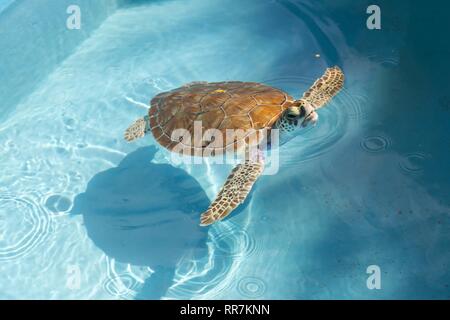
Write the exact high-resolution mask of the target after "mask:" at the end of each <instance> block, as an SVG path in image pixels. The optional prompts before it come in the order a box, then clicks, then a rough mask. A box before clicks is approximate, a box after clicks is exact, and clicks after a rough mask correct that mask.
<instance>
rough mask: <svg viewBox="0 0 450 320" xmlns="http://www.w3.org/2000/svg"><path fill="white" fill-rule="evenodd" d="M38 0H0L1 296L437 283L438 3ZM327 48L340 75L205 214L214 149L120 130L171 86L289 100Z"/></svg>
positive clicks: (443, 162) (445, 49)
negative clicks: (289, 133) (236, 196)
mask: <svg viewBox="0 0 450 320" xmlns="http://www.w3.org/2000/svg"><path fill="white" fill-rule="evenodd" d="M43 2H45V4H44V5H41V6H35V5H32V4H31V2H30V1H20V0H17V1H0V26H2V28H1V31H0V45H1V52H0V58H1V59H0V80H1V83H2V87H1V88H0V110H1V114H0V156H1V158H0V168H1V170H0V274H1V275H2V277H1V279H0V299H24V298H25V299H36V298H40V299H180V298H185V299H380V298H386V299H400V298H401V299H412V298H423V299H429V298H439V299H448V298H450V289H449V285H450V274H449V269H450V250H449V240H450V231H449V230H450V229H449V226H450V183H449V182H450V170H449V163H450V152H449V150H450V136H449V132H450V129H449V116H450V107H449V106H450V98H449V94H448V92H449V90H448V89H449V85H448V73H449V71H450V70H449V69H450V67H449V63H448V62H447V61H446V59H447V56H448V53H449V49H450V45H449V43H448V39H447V38H448V37H447V35H446V32H447V31H446V30H448V28H446V26H444V24H445V21H446V16H445V13H446V12H448V9H449V8H448V5H444V4H442V3H441V4H437V3H436V4H433V5H426V4H420V5H419V4H417V3H416V2H413V1H378V4H379V5H380V7H381V9H382V30H373V31H371V30H368V29H367V28H366V19H367V17H368V15H367V14H366V13H365V12H366V8H367V6H368V5H369V4H372V3H371V2H369V1H358V3H355V1H347V0H346V1H331V0H326V1H325V0H324V1H300V0H292V1H288V0H280V1H276V0H244V1H242V0H240V1H238V0H221V1H218V0H217V1H216V0H214V1H204V0H186V1H181V0H166V1H164V0H159V1H133V0H120V1H114V0H111V1H98V2H97V1H96V2H95V4H93V2H92V1H85V0H79V1H72V0H71V1H68V0H67V1H66V0H61V1H60V0H58V1H57V0H43ZM70 4H78V5H80V8H81V12H82V28H81V30H67V29H66V25H65V20H66V18H67V14H66V12H65V9H66V8H67V6H68V5H70ZM446 9H447V10H446ZM332 65H339V66H340V67H341V68H342V69H343V70H344V73H345V74H346V83H345V89H344V90H343V91H342V92H341V93H340V95H339V96H337V97H336V98H335V99H334V100H333V102H332V103H331V104H330V105H329V106H328V107H326V108H324V109H321V110H320V111H319V116H320V119H319V123H318V125H317V126H316V127H314V128H311V129H307V130H305V131H304V132H303V133H302V134H301V135H299V136H298V137H296V138H295V139H294V140H292V141H290V142H289V143H288V144H286V145H284V146H283V147H282V148H281V150H280V151H281V152H280V170H279V172H278V174H276V175H272V176H263V177H262V178H261V179H260V180H259V181H258V182H257V184H256V185H255V188H254V190H253V192H252V193H251V195H250V197H249V198H248V199H247V201H246V202H245V203H244V205H242V206H241V207H240V208H239V209H238V210H236V211H235V212H234V213H233V214H232V215H231V216H230V218H229V219H226V220H224V221H222V222H220V223H217V224H215V225H213V226H212V227H209V228H201V227H199V226H198V223H199V214H200V213H201V212H202V211H203V210H204V209H205V208H206V207H207V206H208V204H209V202H210V200H211V199H212V198H213V197H214V195H215V194H216V192H217V191H218V190H219V188H220V186H221V185H222V183H223V181H224V180H225V178H226V176H227V175H228V173H229V171H230V170H231V168H232V167H231V166H230V165H226V166H225V165H218V164H212V163H208V162H207V163H206V164H205V163H204V164H202V165H186V164H180V165H173V163H171V156H170V154H169V153H168V152H167V151H165V150H163V149H162V148H161V147H159V146H158V145H157V144H156V142H155V141H154V140H153V139H152V138H146V139H141V140H139V141H137V142H136V143H133V144H127V143H126V142H124V141H123V139H122V135H123V131H124V130H125V129H126V128H127V127H128V125H129V124H130V123H131V122H132V121H134V119H136V118H138V117H141V116H143V115H144V114H145V112H146V111H145V109H143V108H142V107H141V105H142V104H147V103H148V101H149V100H150V99H151V97H153V96H154V95H156V94H157V93H159V92H162V91H166V90H170V89H172V88H175V87H178V86H180V85H182V84H184V83H187V82H191V81H196V80H197V81H199V80H203V81H221V80H242V81H258V82H264V83H267V84H270V85H273V86H276V87H278V88H281V89H283V90H285V91H287V92H289V93H290V94H291V95H293V96H294V97H299V96H300V94H301V93H302V92H303V91H304V90H306V89H307V88H308V87H309V85H310V84H311V83H312V82H313V81H314V80H315V79H316V78H317V77H318V76H320V75H321V74H322V73H323V71H324V69H325V68H326V67H327V66H332ZM370 265H377V266H379V268H380V270H381V289H374V290H369V289H368V287H367V286H366V280H367V278H368V277H369V275H368V274H367V273H366V269H367V267H368V266H370Z"/></svg>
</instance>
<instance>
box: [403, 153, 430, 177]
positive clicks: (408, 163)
mask: <svg viewBox="0 0 450 320" xmlns="http://www.w3.org/2000/svg"><path fill="white" fill-rule="evenodd" d="M426 158H427V157H426V155H425V154H423V153H419V152H415V153H409V154H406V155H404V156H403V157H402V159H401V160H400V161H399V163H398V165H399V167H400V169H401V170H402V171H403V172H405V173H407V174H413V175H416V174H420V173H422V171H423V165H424V162H425V160H426Z"/></svg>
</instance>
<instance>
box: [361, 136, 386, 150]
mask: <svg viewBox="0 0 450 320" xmlns="http://www.w3.org/2000/svg"><path fill="white" fill-rule="evenodd" d="M390 145H391V140H390V139H389V138H387V137H384V136H381V135H376V136H369V137H365V138H364V139H363V140H362V141H361V148H362V149H363V150H364V151H366V152H369V153H378V152H382V151H385V150H386V149H388V148H389V147H390Z"/></svg>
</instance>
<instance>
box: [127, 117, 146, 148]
mask: <svg viewBox="0 0 450 320" xmlns="http://www.w3.org/2000/svg"><path fill="white" fill-rule="evenodd" d="M149 131H150V126H149V123H148V116H146V117H144V118H140V119H137V120H136V121H135V122H134V123H133V124H132V125H131V126H129V127H128V129H127V130H125V134H124V138H125V140H127V141H128V142H131V141H133V140H136V139H139V138H142V137H144V136H145V135H146V134H147V133H148V132H149Z"/></svg>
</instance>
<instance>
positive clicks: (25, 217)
mask: <svg viewBox="0 0 450 320" xmlns="http://www.w3.org/2000/svg"><path fill="white" fill-rule="evenodd" d="M51 228H52V220H51V217H50V215H49V214H48V212H47V211H46V210H45V209H43V208H42V207H41V206H40V205H39V204H38V203H36V202H35V201H33V200H32V199H31V198H28V197H27V196H15V195H11V194H0V260H12V259H17V258H20V257H23V256H25V255H26V254H28V253H29V252H31V251H32V250H33V249H34V248H36V247H37V246H38V245H39V244H41V243H43V242H44V241H45V239H46V238H47V236H48V235H49V233H50V231H51Z"/></svg>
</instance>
